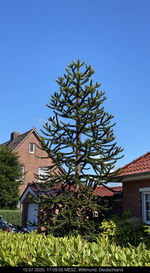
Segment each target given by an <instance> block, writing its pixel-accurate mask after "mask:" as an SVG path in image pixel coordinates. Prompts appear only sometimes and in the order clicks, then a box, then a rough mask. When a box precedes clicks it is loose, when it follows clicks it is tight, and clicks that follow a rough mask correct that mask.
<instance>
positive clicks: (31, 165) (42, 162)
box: [16, 133, 52, 195]
mask: <svg viewBox="0 0 150 273" xmlns="http://www.w3.org/2000/svg"><path fill="white" fill-rule="evenodd" d="M30 143H35V144H37V145H39V141H38V139H37V137H36V136H35V134H34V133H32V134H31V135H29V136H28V138H27V139H26V140H25V141H24V142H23V143H22V144H21V145H20V146H19V147H18V149H17V150H16V152H18V154H19V159H20V162H21V163H23V165H24V172H25V177H24V184H23V185H21V186H20V195H21V194H22V193H23V191H24V190H25V188H26V186H27V184H28V183H31V182H33V181H34V182H38V181H37V180H36V179H35V177H34V174H37V175H38V168H40V167H48V166H50V165H52V159H50V158H46V159H41V158H37V157H36V155H37V156H40V157H44V156H47V153H46V152H45V151H42V150H40V149H39V148H38V147H37V146H36V147H35V153H34V154H31V153H29V144H30Z"/></svg>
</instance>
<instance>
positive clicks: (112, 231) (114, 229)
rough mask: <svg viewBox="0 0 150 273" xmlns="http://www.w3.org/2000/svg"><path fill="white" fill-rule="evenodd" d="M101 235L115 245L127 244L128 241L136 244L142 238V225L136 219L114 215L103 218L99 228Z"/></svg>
mask: <svg viewBox="0 0 150 273" xmlns="http://www.w3.org/2000/svg"><path fill="white" fill-rule="evenodd" d="M99 230H100V231H101V236H102V237H104V238H106V237H107V238H108V239H109V241H110V242H115V243H116V244H117V245H121V246H125V245H126V246H127V245H128V243H130V244H132V245H135V246H137V245H138V244H139V243H140V242H142V241H143V240H144V236H145V235H144V225H143V224H142V223H141V222H139V221H138V219H136V218H133V217H130V216H129V215H124V216H123V217H118V216H114V217H112V218H110V219H108V220H104V221H102V223H101V226H100V228H99Z"/></svg>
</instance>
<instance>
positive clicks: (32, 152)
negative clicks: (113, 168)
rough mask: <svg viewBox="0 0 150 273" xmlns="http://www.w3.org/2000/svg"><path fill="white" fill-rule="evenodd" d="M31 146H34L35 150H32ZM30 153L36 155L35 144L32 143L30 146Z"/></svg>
mask: <svg viewBox="0 0 150 273" xmlns="http://www.w3.org/2000/svg"><path fill="white" fill-rule="evenodd" d="M31 145H33V150H31ZM29 153H30V154H34V153H35V143H30V144H29Z"/></svg>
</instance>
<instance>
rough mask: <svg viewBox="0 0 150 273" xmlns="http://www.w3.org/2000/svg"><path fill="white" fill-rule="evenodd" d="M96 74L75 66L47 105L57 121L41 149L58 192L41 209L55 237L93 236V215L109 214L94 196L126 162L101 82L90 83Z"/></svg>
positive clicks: (48, 126) (81, 65)
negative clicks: (106, 108)
mask: <svg viewBox="0 0 150 273" xmlns="http://www.w3.org/2000/svg"><path fill="white" fill-rule="evenodd" d="M94 73H95V71H94V70H93V69H92V67H91V66H87V65H86V64H85V62H83V63H80V60H78V61H77V63H75V62H74V61H72V63H71V64H70V65H68V67H67V68H66V74H64V77H59V78H58V80H57V81H56V82H57V83H58V85H59V92H55V93H54V95H53V96H52V97H51V100H50V103H49V104H48V105H47V106H48V107H49V108H50V109H52V110H53V116H50V117H49V121H48V122H47V123H46V124H45V125H44V126H43V127H44V130H41V131H42V133H43V134H44V137H43V138H42V149H44V150H46V151H47V152H48V154H49V155H50V156H52V157H53V159H54V160H53V162H54V164H53V165H52V166H51V167H50V172H51V175H50V177H49V178H50V179H47V184H48V187H50V188H55V189H57V191H56V192H55V194H53V196H52V195H51V196H50V198H49V197H48V195H44V196H43V198H42V199H41V208H42V209H43V211H44V210H45V211H47V213H45V216H42V218H41V223H40V225H46V227H47V231H48V232H53V233H54V231H55V234H58V233H62V234H68V233H69V232H72V231H74V230H75V229H77V232H78V233H81V234H83V235H84V234H86V233H88V234H90V232H93V231H94V223H95V220H94V217H93V215H94V211H97V212H99V215H100V214H101V213H102V211H103V209H104V208H102V207H101V206H100V205H99V204H98V203H97V202H96V200H95V198H94V195H93V191H94V190H95V188H96V186H97V185H101V184H104V183H106V182H108V181H109V180H110V176H112V175H111V172H112V170H113V168H114V166H115V163H116V161H117V160H118V159H119V158H121V157H122V156H120V153H121V152H122V149H121V148H120V147H117V144H116V142H115V137H114V134H113V126H114V124H111V121H112V119H113V116H112V115H110V114H108V113H106V112H105V111H104V106H103V103H104V101H105V100H106V97H105V96H104V94H105V93H104V92H103V91H99V87H100V84H99V83H98V82H96V84H93V80H92V79H91V80H90V78H91V76H92V75H93V74H94ZM58 168H59V169H60V172H58V171H56V170H57V169H58ZM58 211H59V213H57V212H58ZM44 223H45V224H44Z"/></svg>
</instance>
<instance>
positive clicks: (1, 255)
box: [0, 231, 150, 267]
mask: <svg viewBox="0 0 150 273" xmlns="http://www.w3.org/2000/svg"><path fill="white" fill-rule="evenodd" d="M0 266H3V267H4V266H48V267H50V266H138V267H139V266H150V250H149V249H146V247H145V245H144V244H142V243H141V244H139V246H138V247H134V246H131V245H130V244H129V246H128V247H120V246H117V245H116V244H115V243H112V244H110V242H109V240H108V239H107V238H102V237H100V238H98V239H97V242H92V243H90V242H87V241H85V240H84V239H83V238H82V237H80V236H77V237H75V236H71V237H64V238H60V237H58V238H55V237H53V236H51V235H49V236H45V235H42V234H37V233H35V232H32V233H31V234H22V233H17V234H12V233H7V232H4V231H1V232H0Z"/></svg>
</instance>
